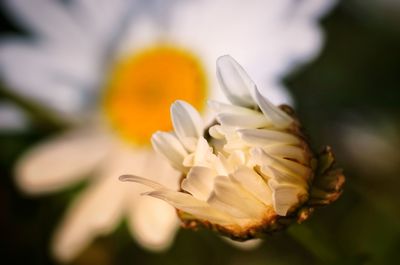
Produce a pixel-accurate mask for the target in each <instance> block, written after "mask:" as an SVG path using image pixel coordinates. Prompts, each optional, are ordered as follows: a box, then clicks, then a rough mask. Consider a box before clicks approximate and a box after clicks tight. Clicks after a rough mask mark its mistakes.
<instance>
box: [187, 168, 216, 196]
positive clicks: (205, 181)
mask: <svg viewBox="0 0 400 265" xmlns="http://www.w3.org/2000/svg"><path fill="white" fill-rule="evenodd" d="M214 178H215V172H214V171H213V170H211V169H209V168H206V167H193V168H191V170H190V171H189V173H188V175H187V177H186V178H185V179H184V180H183V181H182V184H181V187H182V189H184V190H185V191H187V192H190V194H192V195H193V197H195V198H197V199H199V200H202V201H207V199H208V197H209V196H210V194H211V191H212V189H213V186H214Z"/></svg>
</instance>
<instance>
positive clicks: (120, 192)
mask: <svg viewBox="0 0 400 265" xmlns="http://www.w3.org/2000/svg"><path fill="white" fill-rule="evenodd" d="M110 173H111V172H109V173H108V174H105V175H103V176H102V177H100V178H98V179H96V180H95V181H94V183H91V184H90V186H89V187H88V188H87V189H86V190H85V191H83V193H82V194H81V195H79V196H78V197H77V198H76V199H75V201H74V202H73V204H72V205H70V208H69V210H68V211H67V213H66V215H65V217H64V220H63V222H62V223H61V225H60V226H59V228H58V229H57V231H56V234H55V237H54V241H53V252H54V255H55V256H56V257H57V258H58V259H60V260H61V261H70V260H71V259H72V258H74V257H75V256H77V255H78V254H79V253H80V252H81V251H82V250H83V249H84V248H86V247H87V246H88V245H89V244H90V243H91V242H92V240H93V239H94V238H95V237H96V236H98V235H104V234H107V233H110V232H111V231H113V230H114V228H115V227H116V225H117V224H118V223H119V222H120V221H121V217H122V215H123V211H124V209H125V205H126V197H127V194H129V193H128V190H127V189H128V188H129V187H128V186H127V185H124V183H122V182H119V181H118V175H114V174H110ZM129 192H134V191H129Z"/></svg>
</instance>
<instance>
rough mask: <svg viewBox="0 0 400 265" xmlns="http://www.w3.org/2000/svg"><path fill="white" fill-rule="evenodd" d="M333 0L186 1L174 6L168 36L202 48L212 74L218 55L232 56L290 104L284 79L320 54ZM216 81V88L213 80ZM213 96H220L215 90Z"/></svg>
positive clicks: (270, 95) (277, 100)
mask: <svg viewBox="0 0 400 265" xmlns="http://www.w3.org/2000/svg"><path fill="white" fill-rule="evenodd" d="M334 2H336V1H330V0H323V1H318V0H316V1H296V0H274V1H264V0H255V1H251V2H249V3H247V2H246V3H245V4H244V2H243V1H241V0H231V1H224V0H205V1H185V2H183V1H182V2H180V3H179V5H176V6H175V8H174V9H173V10H172V11H173V15H172V18H171V23H170V24H169V27H168V29H169V31H168V35H169V37H170V39H171V40H172V41H174V42H178V44H180V45H181V46H182V47H190V48H192V49H194V50H195V51H197V53H198V55H199V56H200V57H201V58H203V60H204V63H205V65H206V68H207V69H210V70H209V73H208V75H209V76H212V74H213V73H214V72H215V65H214V62H215V58H217V57H218V56H220V55H221V54H230V55H232V56H233V57H235V58H237V59H238V61H240V62H241V64H242V65H243V66H244V68H245V69H247V70H248V72H249V73H250V75H251V76H252V79H253V80H254V81H255V83H257V84H258V85H259V86H260V87H262V88H263V91H262V92H263V93H264V94H265V95H267V96H268V98H272V101H273V102H274V103H277V104H278V103H290V101H291V99H290V98H287V96H289V95H288V94H286V93H282V91H281V90H282V89H284V88H283V87H282V86H281V85H280V84H279V82H280V78H281V77H283V76H284V75H285V74H287V73H288V72H289V71H291V70H293V69H294V68H295V67H297V66H299V65H301V64H304V63H306V62H308V61H310V60H311V59H313V57H315V55H316V54H318V52H319V50H320V47H321V43H322V41H321V38H322V36H321V32H320V30H319V26H318V25H317V23H318V18H319V16H321V15H322V14H323V13H325V12H326V11H327V10H329V8H330V7H331V6H332V5H333V3H334ZM210 29H212V30H210ZM239 36H240V37H239ZM210 43H212V45H209V44H210ZM243 47H248V48H243ZM264 84H265V85H264ZM211 85H212V86H216V84H215V81H214V80H213V83H212V84H211ZM275 94H278V95H275ZM212 97H220V95H219V94H218V92H216V91H213V94H212Z"/></svg>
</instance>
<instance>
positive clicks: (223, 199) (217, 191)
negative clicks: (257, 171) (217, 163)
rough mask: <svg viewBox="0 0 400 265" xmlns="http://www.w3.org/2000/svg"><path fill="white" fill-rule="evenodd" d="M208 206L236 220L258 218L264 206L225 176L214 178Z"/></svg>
mask: <svg viewBox="0 0 400 265" xmlns="http://www.w3.org/2000/svg"><path fill="white" fill-rule="evenodd" d="M208 202H209V203H210V205H212V206H213V207H216V208H217V209H219V210H221V211H225V212H226V213H228V214H230V215H232V216H234V217H237V218H260V217H261V216H262V214H263V213H264V211H265V206H264V205H263V204H262V203H261V202H260V201H259V200H257V199H256V198H255V197H254V196H252V195H251V194H250V193H248V192H247V191H246V190H244V189H243V188H241V187H240V186H238V185H237V184H235V183H233V182H232V181H231V180H230V179H229V178H228V177H226V176H218V177H216V178H215V184H214V193H213V194H212V195H211V197H210V199H209V200H208Z"/></svg>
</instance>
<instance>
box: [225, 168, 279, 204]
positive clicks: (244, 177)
mask: <svg viewBox="0 0 400 265" xmlns="http://www.w3.org/2000/svg"><path fill="white" fill-rule="evenodd" d="M229 177H230V179H231V180H232V181H234V182H236V183H238V184H239V185H241V186H242V187H243V188H244V189H246V190H247V192H249V193H251V194H253V195H254V196H255V197H256V198H257V199H258V200H260V201H261V202H263V203H264V204H265V205H271V203H272V197H271V196H272V192H271V189H270V188H269V187H268V185H267V183H265V181H264V180H263V178H262V177H261V176H260V175H258V174H257V173H256V172H255V171H254V170H252V169H250V168H248V167H245V166H242V167H240V168H239V169H238V170H236V171H235V172H234V173H233V174H231V175H230V176H229Z"/></svg>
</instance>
